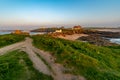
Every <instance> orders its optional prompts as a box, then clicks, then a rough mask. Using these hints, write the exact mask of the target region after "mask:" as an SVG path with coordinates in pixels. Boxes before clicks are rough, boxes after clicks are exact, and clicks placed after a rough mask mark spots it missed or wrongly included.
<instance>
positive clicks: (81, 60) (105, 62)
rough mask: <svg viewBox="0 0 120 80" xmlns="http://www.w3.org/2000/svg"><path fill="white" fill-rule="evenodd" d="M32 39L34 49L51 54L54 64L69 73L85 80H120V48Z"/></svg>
mask: <svg viewBox="0 0 120 80" xmlns="http://www.w3.org/2000/svg"><path fill="white" fill-rule="evenodd" d="M32 38H33V40H34V42H33V44H34V45H35V46H36V47H38V48H40V49H43V50H46V51H49V52H51V54H52V55H54V56H55V57H56V62H58V63H61V64H63V65H64V66H65V67H66V68H71V71H68V72H69V73H72V74H76V75H82V76H84V77H85V78H86V79H87V80H120V46H111V47H100V46H95V45H91V44H89V43H84V42H80V41H69V40H64V39H60V38H53V37H51V36H48V35H40V36H38V35H37V36H32Z"/></svg>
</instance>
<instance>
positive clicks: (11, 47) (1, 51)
mask: <svg viewBox="0 0 120 80" xmlns="http://www.w3.org/2000/svg"><path fill="white" fill-rule="evenodd" d="M24 44H25V42H24V41H23V42H18V43H15V44H12V45H9V46H6V47H3V48H0V55H3V54H5V53H6V52H8V51H13V50H17V49H20V48H21V47H24Z"/></svg>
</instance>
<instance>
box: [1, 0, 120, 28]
mask: <svg viewBox="0 0 120 80" xmlns="http://www.w3.org/2000/svg"><path fill="white" fill-rule="evenodd" d="M0 13H1V14H0V30H2V29H3V30H4V29H36V28H39V27H60V26H65V27H72V26H73V25H81V26H83V27H120V22H119V21H120V15H119V14H120V0H1V2H0Z"/></svg>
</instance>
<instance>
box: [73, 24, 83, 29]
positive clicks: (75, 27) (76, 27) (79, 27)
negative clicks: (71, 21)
mask: <svg viewBox="0 0 120 80" xmlns="http://www.w3.org/2000/svg"><path fill="white" fill-rule="evenodd" d="M81 28H82V26H80V25H78V26H74V27H73V29H75V30H78V29H81Z"/></svg>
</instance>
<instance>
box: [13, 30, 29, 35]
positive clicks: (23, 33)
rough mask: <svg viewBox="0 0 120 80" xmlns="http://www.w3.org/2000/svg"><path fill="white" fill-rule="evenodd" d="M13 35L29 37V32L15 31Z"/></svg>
mask: <svg viewBox="0 0 120 80" xmlns="http://www.w3.org/2000/svg"><path fill="white" fill-rule="evenodd" d="M12 34H19V35H20V34H22V35H29V32H27V31H22V30H15V31H14V32H12Z"/></svg>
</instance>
